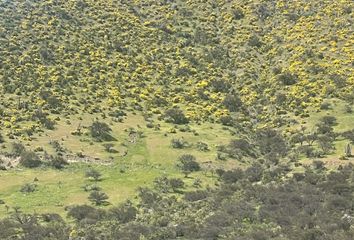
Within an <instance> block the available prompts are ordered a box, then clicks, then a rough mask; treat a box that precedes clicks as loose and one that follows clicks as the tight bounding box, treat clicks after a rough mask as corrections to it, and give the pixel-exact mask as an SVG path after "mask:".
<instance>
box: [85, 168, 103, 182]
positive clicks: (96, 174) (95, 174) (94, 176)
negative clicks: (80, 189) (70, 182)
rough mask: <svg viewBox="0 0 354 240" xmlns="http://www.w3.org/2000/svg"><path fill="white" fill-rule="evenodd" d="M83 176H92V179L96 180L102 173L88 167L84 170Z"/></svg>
mask: <svg viewBox="0 0 354 240" xmlns="http://www.w3.org/2000/svg"><path fill="white" fill-rule="evenodd" d="M85 176H86V177H87V178H92V179H93V180H94V181H96V182H97V181H99V180H100V179H101V176H102V174H101V173H100V172H99V171H97V170H95V169H89V170H87V171H86V173H85Z"/></svg>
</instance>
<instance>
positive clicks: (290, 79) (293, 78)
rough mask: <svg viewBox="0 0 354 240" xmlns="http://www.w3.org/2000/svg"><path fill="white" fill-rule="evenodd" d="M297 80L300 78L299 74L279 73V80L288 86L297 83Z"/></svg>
mask: <svg viewBox="0 0 354 240" xmlns="http://www.w3.org/2000/svg"><path fill="white" fill-rule="evenodd" d="M297 80H298V77H297V75H294V74H292V73H289V72H285V73H282V74H279V75H278V81H279V82H281V83H282V84H284V85H287V86H288V85H293V84H295V83H296V82H297Z"/></svg>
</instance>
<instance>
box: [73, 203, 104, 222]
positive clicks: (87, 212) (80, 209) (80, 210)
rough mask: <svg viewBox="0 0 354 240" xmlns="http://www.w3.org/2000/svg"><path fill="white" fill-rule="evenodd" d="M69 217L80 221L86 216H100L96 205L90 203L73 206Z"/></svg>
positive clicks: (96, 217)
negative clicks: (92, 205) (89, 204)
mask: <svg viewBox="0 0 354 240" xmlns="http://www.w3.org/2000/svg"><path fill="white" fill-rule="evenodd" d="M68 217H72V218H75V219H76V220H78V221H81V220H83V219H85V218H95V219H98V218H99V217H98V212H97V210H96V209H95V208H94V207H91V206H88V205H80V206H74V207H71V208H70V210H69V212H68Z"/></svg>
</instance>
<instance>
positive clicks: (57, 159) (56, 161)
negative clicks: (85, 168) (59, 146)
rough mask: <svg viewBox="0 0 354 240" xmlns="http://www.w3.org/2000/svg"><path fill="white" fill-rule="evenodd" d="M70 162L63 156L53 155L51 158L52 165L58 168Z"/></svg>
mask: <svg viewBox="0 0 354 240" xmlns="http://www.w3.org/2000/svg"><path fill="white" fill-rule="evenodd" d="M68 164H69V163H68V162H67V161H66V160H65V159H64V158H63V157H61V156H55V157H51V159H50V165H51V166H52V167H54V168H56V169H62V168H64V166H65V165H68Z"/></svg>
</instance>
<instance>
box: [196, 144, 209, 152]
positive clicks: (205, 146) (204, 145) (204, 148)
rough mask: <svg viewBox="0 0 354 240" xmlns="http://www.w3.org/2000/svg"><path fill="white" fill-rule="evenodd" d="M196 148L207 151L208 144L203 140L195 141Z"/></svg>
mask: <svg viewBox="0 0 354 240" xmlns="http://www.w3.org/2000/svg"><path fill="white" fill-rule="evenodd" d="M197 149H198V150H199V151H202V152H207V151H209V146H208V144H206V143H204V142H197Z"/></svg>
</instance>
